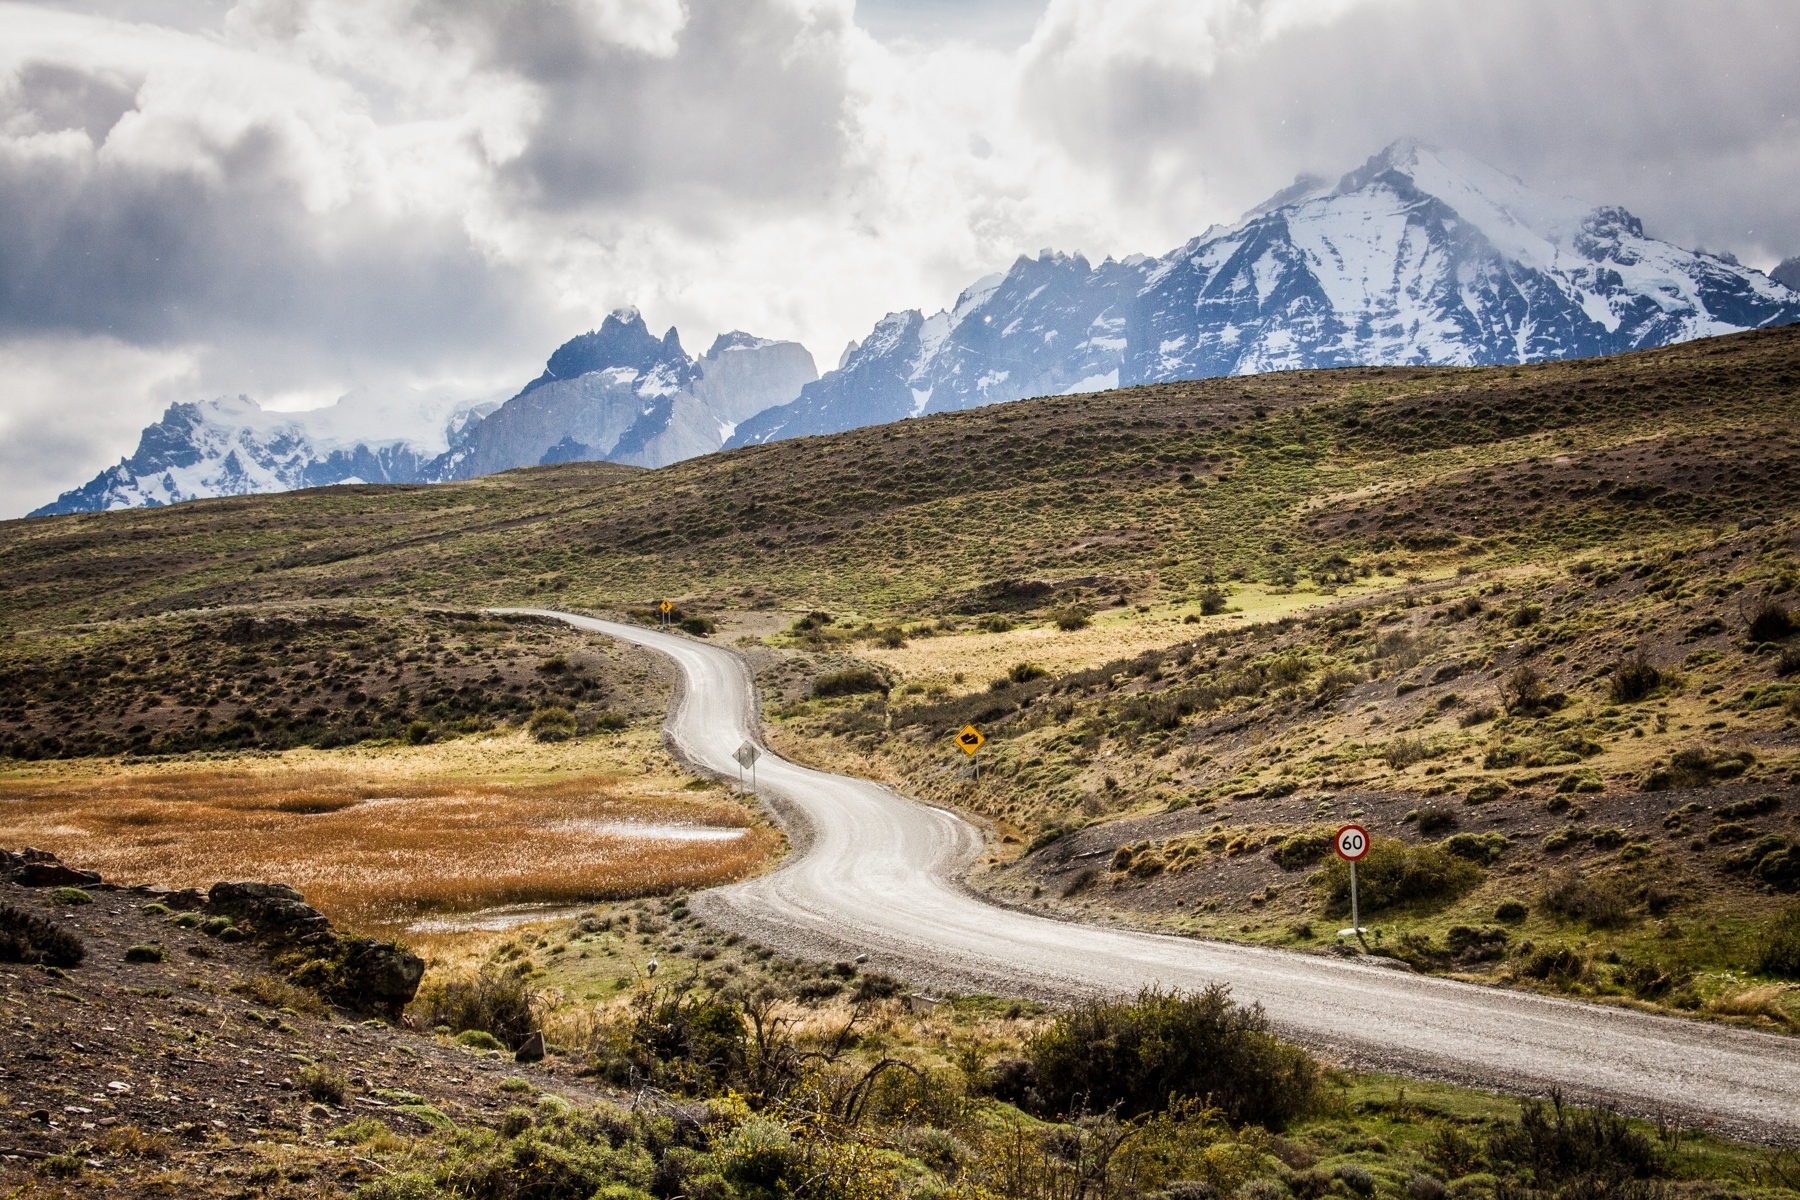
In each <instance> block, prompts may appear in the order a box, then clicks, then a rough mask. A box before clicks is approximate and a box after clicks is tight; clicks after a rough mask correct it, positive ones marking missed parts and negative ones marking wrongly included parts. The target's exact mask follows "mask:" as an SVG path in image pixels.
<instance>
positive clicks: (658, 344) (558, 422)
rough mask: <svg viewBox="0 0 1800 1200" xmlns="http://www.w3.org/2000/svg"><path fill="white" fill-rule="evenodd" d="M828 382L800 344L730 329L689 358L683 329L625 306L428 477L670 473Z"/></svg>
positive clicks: (568, 345)
mask: <svg viewBox="0 0 1800 1200" xmlns="http://www.w3.org/2000/svg"><path fill="white" fill-rule="evenodd" d="M818 377H819V373H818V370H817V369H816V368H815V367H814V366H813V359H812V355H811V354H809V353H808V352H807V350H806V347H804V346H802V345H800V344H799V343H798V342H772V341H767V340H765V339H763V338H756V337H752V336H750V335H749V334H747V333H727V334H721V335H720V336H719V338H718V339H717V340H716V341H715V342H713V344H712V348H711V349H709V350H708V351H707V352H706V353H705V355H703V356H702V357H700V358H697V359H695V358H689V357H688V354H687V352H686V351H685V350H683V349H682V348H681V337H680V335H679V334H677V333H676V331H675V330H674V329H673V328H671V329H670V330H669V331H668V333H666V334H664V335H663V336H662V337H661V338H660V339H659V338H657V337H656V336H654V335H653V334H652V333H651V332H650V331H649V329H648V328H646V327H645V325H644V318H643V317H642V316H641V315H640V314H639V313H638V311H637V310H636V309H635V308H626V309H620V310H619V311H617V312H615V313H613V314H612V315H611V316H609V317H607V318H606V320H605V321H604V322H603V323H602V324H601V326H600V328H599V329H597V330H595V331H593V332H591V333H584V334H582V335H581V336H580V337H577V338H573V339H571V340H570V341H568V342H565V343H564V344H563V345H562V346H561V347H559V348H558V349H557V351H556V353H555V354H552V355H551V356H550V360H549V362H548V363H547V364H546V365H545V368H544V373H543V374H542V375H540V376H538V377H537V378H536V379H534V380H532V381H531V382H530V383H529V384H527V385H526V386H525V388H524V389H523V390H522V391H521V392H520V393H519V394H518V395H517V396H514V397H513V398H512V399H511V400H508V401H507V402H506V403H505V404H503V405H501V406H500V408H499V409H498V410H496V411H495V412H494V413H493V414H492V415H491V416H489V417H488V418H487V419H486V420H484V421H482V422H481V424H480V425H479V426H478V427H476V428H475V429H474V430H472V431H471V432H470V433H469V435H468V437H467V438H466V439H465V440H464V441H463V442H462V443H461V444H460V445H459V446H457V447H454V448H452V449H451V450H449V451H447V452H446V453H445V454H444V455H443V456H442V457H441V458H439V459H438V460H437V461H436V462H434V463H432V464H431V465H430V466H429V467H427V468H425V470H424V471H423V472H422V474H421V478H425V479H433V480H440V479H469V478H472V477H474V476H476V475H486V474H489V473H491V472H494V471H504V470H508V469H509V468H512V467H523V466H535V465H538V464H542V463H553V462H576V461H585V460H589V459H605V460H607V461H610V462H621V463H631V464H634V465H637V466H645V467H660V466H664V465H665V464H668V463H672V462H676V461H678V460H680V459H683V458H692V457H693V456H695V455H697V454H707V453H710V452H711V451H714V450H717V449H719V447H720V446H721V445H723V444H724V442H725V439H726V438H728V437H730V436H731V435H732V433H733V432H734V431H735V430H736V428H737V426H738V424H739V423H740V422H742V421H743V420H744V419H745V418H746V417H748V416H751V415H752V414H754V413H757V412H761V411H762V410H763V409H765V408H769V407H771V406H774V405H780V404H786V403H788V402H789V401H791V400H793V399H794V398H795V397H796V396H798V395H799V394H800V389H801V388H802V387H803V386H805V385H806V384H808V383H811V382H812V381H813V380H815V379H817V378H818Z"/></svg>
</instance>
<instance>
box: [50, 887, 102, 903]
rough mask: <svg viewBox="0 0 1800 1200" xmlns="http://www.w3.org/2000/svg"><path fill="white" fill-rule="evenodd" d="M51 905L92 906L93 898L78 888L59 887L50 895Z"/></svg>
mask: <svg viewBox="0 0 1800 1200" xmlns="http://www.w3.org/2000/svg"><path fill="white" fill-rule="evenodd" d="M50 902H51V903H52V904H92V903H93V902H94V898H93V897H92V896H90V895H88V894H87V893H86V892H84V891H82V890H81V889H80V888H78V887H59V888H57V889H56V890H55V891H54V892H51V893H50Z"/></svg>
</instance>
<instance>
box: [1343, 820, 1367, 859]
mask: <svg viewBox="0 0 1800 1200" xmlns="http://www.w3.org/2000/svg"><path fill="white" fill-rule="evenodd" d="M1336 845H1337V855H1338V857H1339V858H1344V859H1348V860H1350V861H1351V862H1355V861H1356V860H1357V859H1359V858H1361V857H1362V856H1363V855H1365V854H1367V853H1368V852H1369V831H1368V830H1366V829H1364V828H1363V827H1362V826H1361V825H1346V826H1344V827H1343V828H1342V829H1340V830H1338V831H1337V839H1336Z"/></svg>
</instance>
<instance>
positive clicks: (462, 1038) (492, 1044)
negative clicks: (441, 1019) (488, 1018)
mask: <svg viewBox="0 0 1800 1200" xmlns="http://www.w3.org/2000/svg"><path fill="white" fill-rule="evenodd" d="M450 1040H451V1041H453V1042H455V1043H456V1044H457V1045H459V1046H467V1047H468V1048H469V1049H471V1050H504V1049H506V1043H505V1042H502V1041H501V1040H500V1039H499V1038H497V1037H495V1036H494V1035H493V1034H491V1033H489V1032H488V1031H487V1030H485V1029H465V1030H463V1031H462V1032H461V1033H459V1034H457V1035H456V1036H455V1037H453V1038H451V1039H450Z"/></svg>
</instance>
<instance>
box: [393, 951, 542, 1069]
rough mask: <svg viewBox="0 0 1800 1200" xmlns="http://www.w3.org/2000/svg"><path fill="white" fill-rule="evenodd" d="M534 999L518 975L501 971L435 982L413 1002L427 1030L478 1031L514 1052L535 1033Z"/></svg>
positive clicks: (531, 992)
mask: <svg viewBox="0 0 1800 1200" xmlns="http://www.w3.org/2000/svg"><path fill="white" fill-rule="evenodd" d="M536 999H537V993H536V992H534V991H533V990H532V988H531V985H530V984H529V983H527V982H526V979H525V976H524V975H523V974H522V973H521V972H519V971H517V970H502V971H482V972H480V973H479V974H476V975H466V976H463V977H461V978H456V979H446V980H438V981H436V982H435V983H433V984H431V985H430V986H429V987H428V988H426V989H424V990H423V991H421V993H420V995H419V998H418V1000H417V1001H415V1003H416V1004H418V1006H419V1008H420V1009H421V1015H422V1016H423V1017H424V1018H425V1020H424V1024H425V1027H426V1028H433V1027H435V1026H438V1025H448V1026H449V1027H450V1028H451V1030H452V1031H453V1032H455V1033H462V1032H464V1031H465V1030H470V1029H479V1030H481V1031H483V1032H484V1033H487V1034H489V1035H491V1036H492V1037H494V1038H496V1039H498V1040H499V1041H501V1042H503V1043H505V1045H506V1048H507V1049H509V1050H516V1049H518V1048H519V1047H520V1046H521V1045H523V1044H524V1042H525V1039H526V1038H528V1037H530V1036H531V1035H532V1034H533V1033H536V1032H537V1030H538V1019H537V1014H536V1013H535V1012H534V1011H533V1010H534V1007H535V1005H534V1001H535V1000H536Z"/></svg>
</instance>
